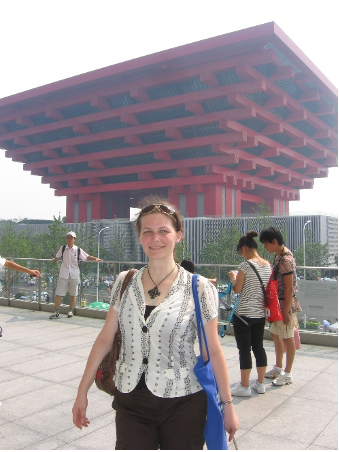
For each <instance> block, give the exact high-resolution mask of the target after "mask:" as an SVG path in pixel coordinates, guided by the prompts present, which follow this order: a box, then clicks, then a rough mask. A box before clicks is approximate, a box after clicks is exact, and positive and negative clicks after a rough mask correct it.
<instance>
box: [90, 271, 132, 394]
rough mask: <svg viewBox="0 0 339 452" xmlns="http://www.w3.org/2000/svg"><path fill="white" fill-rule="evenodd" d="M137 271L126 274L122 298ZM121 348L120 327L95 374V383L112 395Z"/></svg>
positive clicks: (121, 292)
mask: <svg viewBox="0 0 339 452" xmlns="http://www.w3.org/2000/svg"><path fill="white" fill-rule="evenodd" d="M137 271H138V270H136V269H135V268H132V269H131V270H129V272H128V273H127V275H126V276H125V279H124V281H123V283H122V286H121V291H120V299H121V297H122V295H123V293H124V292H125V290H126V288H127V286H128V284H129V283H130V281H131V279H132V277H133V275H134V274H135V273H136V272H137ZM120 348H121V331H120V328H119V327H118V331H117V332H116V333H115V336H114V339H113V345H112V349H111V351H110V352H109V353H107V355H106V356H105V357H104V359H103V360H102V361H101V363H100V366H99V367H98V370H97V373H96V376H95V384H96V385H97V387H98V389H100V390H101V391H104V392H107V394H109V395H111V396H113V395H114V394H115V393H116V390H117V388H116V386H115V383H114V381H113V377H114V374H115V365H116V362H117V360H118V359H119V354H120Z"/></svg>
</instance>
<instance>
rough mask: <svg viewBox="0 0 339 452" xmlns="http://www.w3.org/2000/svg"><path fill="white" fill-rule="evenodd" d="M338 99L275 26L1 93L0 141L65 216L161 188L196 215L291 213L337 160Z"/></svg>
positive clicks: (97, 213) (98, 214) (113, 210)
mask: <svg viewBox="0 0 339 452" xmlns="http://www.w3.org/2000/svg"><path fill="white" fill-rule="evenodd" d="M337 101H338V96H337V90H336V88H335V87H334V86H333V85H332V84H331V82H330V81H329V80H328V79H326V77H325V76H324V75H323V74H322V73H321V72H320V71H319V70H318V69H317V68H316V67H315V66H314V64H313V63H312V62H311V61H310V60H309V59H308V58H307V57H306V56H305V55H304V54H303V53H302V52H301V51H300V49H299V48H298V47H297V46H296V45H295V44H294V43H293V42H292V41H291V40H290V39H289V38H288V36H286V34H284V32H283V31H282V30H281V29H280V28H279V27H278V26H277V25H276V24H275V23H267V24H264V25H259V26H257V27H252V28H249V29H245V30H240V31H237V32H233V33H228V34H225V35H222V36H217V37H215V38H210V39H206V40H203V41H200V42H195V43H192V44H188V45H184V46H181V47H177V48H174V49H170V50H166V51H163V52H159V53H156V54H153V55H147V56H145V57H142V58H137V59H134V60H131V61H127V62H124V63H119V64H115V65H113V66H109V67H106V68H103V69H99V70H96V71H93V72H89V73H86V74H82V75H79V76H76V77H72V78H69V79H66V80H62V81H59V82H56V83H52V84H49V85H46V86H42V87H39V88H35V89H32V90H29V91H26V92H23V93H20V94H16V95H13V96H10V97H7V98H4V99H0V147H1V148H3V149H6V157H8V158H11V159H12V160H14V161H18V162H23V163H24V170H25V171H30V172H31V174H33V175H39V176H42V183H45V184H49V185H50V186H51V187H52V188H53V189H55V195H56V196H66V197H67V214H66V216H67V221H68V222H85V221H90V220H92V219H104V218H115V217H120V218H124V217H125V218H126V217H129V207H137V205H138V200H139V199H140V198H141V197H144V196H145V195H148V194H152V193H155V194H160V195H163V196H166V197H168V198H169V199H170V200H171V201H172V202H174V203H175V204H176V205H178V206H179V207H180V211H181V213H182V214H183V215H186V216H189V217H196V216H237V215H240V214H246V213H253V208H254V207H255V205H256V204H258V203H261V202H262V201H264V202H265V205H266V206H269V207H270V208H271V211H272V213H273V214H275V215H283V214H287V213H288V211H289V202H290V201H293V200H298V199H299V191H300V189H311V188H312V186H313V182H314V179H315V178H317V177H326V176H327V175H328V168H329V167H333V166H337V164H338V133H337V132H338V127H337V125H338V107H337Z"/></svg>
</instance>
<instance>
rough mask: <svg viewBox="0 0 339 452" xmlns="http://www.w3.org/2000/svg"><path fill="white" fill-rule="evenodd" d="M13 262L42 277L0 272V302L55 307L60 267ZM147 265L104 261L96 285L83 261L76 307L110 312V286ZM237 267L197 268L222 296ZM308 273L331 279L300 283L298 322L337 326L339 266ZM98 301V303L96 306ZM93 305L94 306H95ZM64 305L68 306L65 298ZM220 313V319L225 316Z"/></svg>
mask: <svg viewBox="0 0 339 452" xmlns="http://www.w3.org/2000/svg"><path fill="white" fill-rule="evenodd" d="M11 260H14V261H16V262H18V263H20V264H22V265H24V266H26V267H28V268H37V269H38V270H39V271H40V273H41V274H42V277H41V278H33V279H31V278H29V277H28V276H27V275H25V274H23V273H18V272H14V271H11V270H9V269H7V268H5V269H4V270H3V271H2V272H1V273H0V302H1V303H2V304H3V305H4V304H7V305H8V306H11V305H13V300H21V301H22V303H23V305H26V304H27V305H29V307H30V309H36V310H39V311H40V310H51V308H52V306H50V308H48V309H47V308H46V306H48V305H53V302H54V297H55V289H56V285H57V279H58V274H59V265H58V264H56V263H52V262H51V260H50V259H33V258H15V259H11ZM144 265H146V262H120V261H104V262H103V263H101V264H100V274H99V275H100V277H99V284H98V286H97V263H96V262H92V261H86V262H81V264H80V276H81V280H80V283H79V291H78V297H77V302H76V308H92V309H106V310H107V309H108V308H109V301H110V287H111V286H112V285H113V282H114V280H115V278H116V275H117V274H119V273H120V272H121V271H123V270H127V269H129V268H133V267H134V268H141V267H142V266H144ZM237 267H238V264H233V265H232V264H222V265H219V264H204V265H202V264H200V265H197V266H196V272H197V273H200V274H202V275H204V276H206V277H209V278H217V287H218V289H219V292H220V293H221V295H220V297H222V292H223V291H224V289H225V286H226V285H227V284H228V283H229V278H228V272H229V270H231V269H236V268H237ZM304 269H306V270H307V271H318V273H319V274H320V273H321V272H322V273H325V274H327V275H328V276H331V277H325V278H324V279H318V280H303V279H300V280H298V286H299V291H298V293H297V296H298V298H299V300H300V303H301V306H302V308H303V312H302V313H300V314H298V320H299V321H300V322H304V324H305V326H307V325H308V326H310V327H313V328H315V329H317V328H318V327H319V326H320V327H322V323H323V320H329V321H330V323H335V322H336V321H337V319H338V282H337V274H338V267H309V266H307V267H303V266H298V267H297V273H298V274H300V276H301V278H302V275H303V274H304ZM97 302H99V303H97ZM93 303H94V304H93ZM63 304H64V305H67V304H69V297H68V296H67V295H66V297H64V299H63ZM224 314H225V313H224V312H220V316H222V315H224Z"/></svg>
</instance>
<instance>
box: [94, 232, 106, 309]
mask: <svg viewBox="0 0 339 452" xmlns="http://www.w3.org/2000/svg"><path fill="white" fill-rule="evenodd" d="M104 229H109V227H108V226H106V227H105V228H102V229H100V231H99V233H98V258H99V257H100V234H101V232H102V231H103V230H104ZM97 301H99V262H98V265H97Z"/></svg>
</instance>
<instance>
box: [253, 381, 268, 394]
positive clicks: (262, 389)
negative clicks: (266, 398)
mask: <svg viewBox="0 0 339 452" xmlns="http://www.w3.org/2000/svg"><path fill="white" fill-rule="evenodd" d="M251 388H252V389H254V390H255V391H257V393H258V394H265V385H264V383H258V381H256V382H255V383H253V384H252V385H251Z"/></svg>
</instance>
